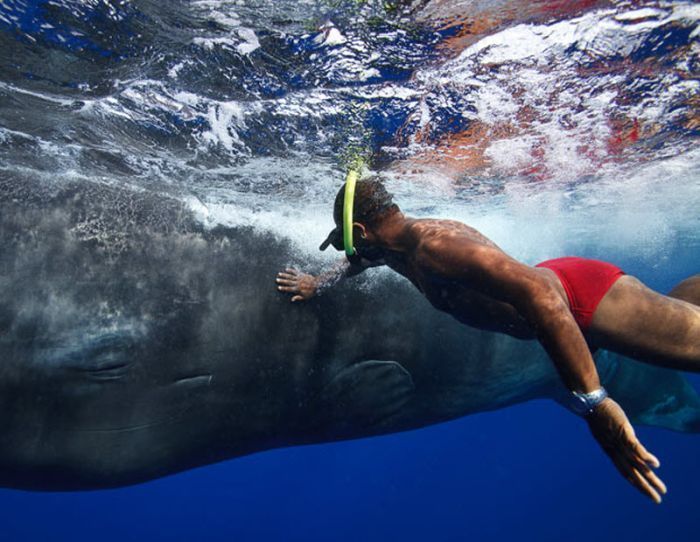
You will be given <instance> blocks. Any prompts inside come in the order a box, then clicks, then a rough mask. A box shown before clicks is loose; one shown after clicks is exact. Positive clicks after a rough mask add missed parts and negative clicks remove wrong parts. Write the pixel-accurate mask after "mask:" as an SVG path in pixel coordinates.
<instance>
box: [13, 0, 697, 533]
mask: <svg viewBox="0 0 700 542" xmlns="http://www.w3.org/2000/svg"><path fill="white" fill-rule="evenodd" d="M570 4H571V5H568V6H567V3H561V2H527V3H525V2H507V1H503V2H495V1H489V2H473V3H468V2H467V3H465V7H464V8H460V9H461V10H462V11H459V10H458V9H456V8H455V6H458V5H459V3H457V2H453V3H450V2H424V3H421V7H420V8H416V9H414V10H412V11H411V10H407V11H402V10H401V9H399V10H398V11H393V10H388V11H385V10H384V8H383V7H382V2H369V3H368V5H364V6H363V5H358V4H357V3H353V2H330V1H328V2H323V1H317V2H309V1H306V2H272V1H259V2H254V1H245V2H230V1H229V2H227V1H212V2H184V1H178V2H168V3H161V2H151V1H141V2H140V1H133V2H129V1H120V2H117V1H112V2H108V1H97V0H96V1H93V2H76V1H73V0H62V1H53V2H48V1H40V0H36V1H22V0H5V1H0V166H1V167H0V171H1V172H2V173H14V172H18V171H21V172H24V173H26V172H30V174H32V175H35V176H37V177H38V178H42V179H44V178H46V179H50V180H51V182H61V181H62V180H64V179H66V180H67V179H75V178H79V179H85V182H90V180H94V179H99V180H100V181H101V182H105V183H115V184H121V183H124V184H129V185H131V186H137V187H139V188H140V189H144V190H152V191H156V192H158V191H160V192H163V193H167V194H169V195H175V196H176V197H181V198H183V199H184V200H186V201H194V202H196V206H195V207H196V208H195V210H197V209H199V208H200V207H205V208H206V209H207V213H206V217H205V219H206V220H208V221H210V222H211V223H218V222H220V223H226V224H234V225H239V224H241V223H243V224H246V225H247V224H253V225H255V226H256V227H261V228H263V229H265V228H267V229H269V230H270V231H273V232H275V233H278V234H281V235H289V236H290V238H292V239H293V240H294V241H295V242H297V243H298V245H299V252H300V258H299V259H300V261H303V260H304V259H305V258H307V257H308V258H316V256H315V254H312V252H311V251H312V250H315V246H317V245H318V241H316V238H319V237H320V239H322V237H323V235H325V233H324V232H325V230H327V228H328V220H329V218H328V216H327V215H328V214H329V213H328V205H329V202H330V201H331V198H332V195H333V194H334V192H335V190H336V189H337V186H338V184H339V183H340V181H341V180H342V174H343V171H344V160H345V158H346V157H347V155H348V154H352V153H354V152H358V149H359V152H362V153H364V154H366V155H371V156H372V157H373V159H374V160H375V165H376V166H377V167H382V168H385V169H386V172H387V175H388V176H389V178H390V179H392V182H393V183H394V184H393V186H394V188H395V189H396V191H397V193H398V195H399V198H400V199H401V201H402V202H404V203H405V206H406V208H408V209H409V210H412V211H413V212H416V213H418V214H440V215H443V216H455V217H457V218H461V219H464V220H470V219H472V218H473V219H474V222H475V223H476V224H477V225H478V227H480V228H481V229H483V230H484V231H486V232H487V233H488V234H489V235H491V236H492V237H493V238H494V239H496V240H497V242H499V243H501V244H502V245H503V246H504V247H505V248H507V249H508V250H509V251H511V252H512V253H513V254H515V255H517V256H518V257H521V258H523V259H526V260H536V259H544V258H545V257H549V256H553V255H556V254H557V253H561V252H572V253H577V254H580V255H582V256H591V257H598V258H602V259H610V260H612V261H614V262H615V263H617V264H618V265H621V266H622V267H623V268H624V269H625V270H626V271H627V272H628V273H631V274H635V275H636V276H638V277H640V278H641V279H642V280H644V281H645V282H646V283H647V284H649V285H650V286H652V287H654V288H657V289H659V290H661V291H666V290H668V289H670V288H671V287H672V286H673V285H674V284H675V283H677V282H678V281H679V280H681V279H682V278H684V277H686V276H688V275H691V274H693V273H697V272H698V271H699V270H700V269H699V266H698V262H700V213H698V208H700V207H699V205H700V180H699V179H700V177H699V171H700V158H699V157H698V153H697V136H698V126H699V124H698V109H697V103H698V102H697V95H698V92H700V90H699V89H698V84H697V83H698V81H697V79H698V73H699V72H698V69H699V68H698V65H699V63H700V60H699V59H698V28H699V27H698V20H700V14H699V13H698V11H697V6H696V5H694V4H693V3H690V2H672V3H669V4H663V5H661V4H659V3H656V2H635V3H633V5H630V4H629V3H625V2H580V3H570ZM572 6H573V7H572ZM455 10H456V11H455ZM645 10H646V11H645ZM465 11H468V12H469V14H468V16H466V15H464V12H465ZM441 12H442V15H440V13H441ZM436 13H437V15H436ZM455 17H456V19H455ZM445 21H453V22H455V24H447V23H446V22H445ZM477 23H478V24H477ZM464 29H472V30H471V31H465V30H464ZM465 35H466V36H468V37H469V36H471V38H469V39H467V41H466V42H464V43H459V42H458V43H455V42H454V41H450V40H455V39H456V38H457V37H459V36H465ZM470 47H471V49H470ZM465 51H466V52H465ZM513 119H517V121H515V120H513ZM484 126H485V128H482V127H484ZM469 130H473V132H469ZM464 133H467V135H468V137H467V141H468V146H469V145H471V147H470V149H472V150H473V149H474V148H475V149H479V150H478V152H475V153H471V151H469V152H466V151H465V152H463V155H462V159H461V161H459V162H458V165H457V166H455V165H454V163H453V164H452V165H451V166H450V167H448V168H445V167H444V165H445V163H447V162H448V161H449V160H448V158H449V156H451V154H450V153H451V152H452V151H451V150H450V149H452V148H454V141H455V140H456V139H459V137H460V134H462V135H463V134H464ZM463 141H464V140H463ZM503 142H506V143H507V144H502V143H503ZM458 154H459V153H458ZM465 156H466V158H465ZM407 172H408V173H407ZM406 178H409V179H410V180H409V181H406V180H405V179H406ZM47 182H48V181H47ZM307 205H308V207H306V206H307ZM232 209H233V210H232ZM304 209H311V210H312V214H311V216H310V215H309V214H308V213H305V212H303V211H304ZM317 211H318V214H313V213H316V212H317ZM324 221H325V222H324ZM290 223H291V224H302V225H303V227H301V228H300V229H299V231H291V232H288V230H289V229H290V228H289V224H290ZM508 228H510V230H508ZM280 232H284V233H280ZM505 232H509V233H507V234H506V233H505ZM320 239H319V240H320ZM690 378H691V381H692V382H693V383H694V385H695V387H696V389H699V390H700V378H698V377H697V376H691V377H690ZM637 430H638V434H639V435H640V438H641V440H642V442H643V443H644V444H645V445H646V446H647V448H648V449H649V450H650V451H652V452H653V453H655V454H656V455H657V456H658V457H659V458H660V459H661V462H662V468H661V470H660V475H661V477H662V478H663V479H664V481H665V482H666V483H667V485H668V488H669V494H668V496H667V497H666V499H665V500H664V503H663V504H662V505H661V506H655V505H653V504H651V503H650V502H647V500H646V499H645V498H643V497H641V496H640V495H639V494H637V492H636V491H635V490H634V489H632V488H631V487H630V486H629V485H628V484H627V483H626V482H625V481H624V480H623V479H622V478H621V477H620V476H619V475H618V474H617V473H616V471H615V470H614V468H613V466H612V465H611V464H610V462H609V461H608V459H607V458H606V457H605V456H604V455H603V453H602V452H601V451H600V450H599V448H598V446H597V445H596V444H595V443H594V441H593V440H592V438H591V437H590V436H589V434H588V430H587V428H586V426H585V424H584V423H583V422H581V421H580V420H578V419H576V418H575V417H574V416H573V415H572V414H570V413H567V412H565V411H564V410H563V409H561V408H560V407H558V406H556V405H555V404H553V403H552V402H549V401H536V402H532V403H528V404H523V405H518V406H515V407H511V408H508V409H504V410H500V411H495V412H488V413H483V414H478V415H474V416H470V417H467V418H463V419H460V420H456V421H452V422H449V423H444V424H440V425H437V426H432V427H428V428H425V429H421V430H417V431H411V432H407V433H402V434H396V435H389V436H384V437H379V438H371V439H363V440H357V441H351V442H343V443H338V444H327V445H318V446H307V447H297V448H289V449H279V450H273V451H268V452H264V453H259V454H256V455H252V456H247V457H243V458H239V459H236V460H232V461H228V462H224V463H221V464H217V465H212V466H207V467H203V468H199V469H196V470H193V471H189V472H185V473H182V474H178V475H175V476H171V477H168V478H165V479H160V480H156V481H153V482H149V483H146V484H143V485H139V486H134V487H128V488H124V489H117V490H107V491H96V492H87V493H38V492H24V491H15V490H9V489H2V490H0V518H1V519H2V521H1V522H0V538H1V539H2V540H8V541H13V542H14V541H18V542H19V541H43V540H58V541H62V540H66V541H68V540H70V541H72V542H75V541H82V540H86V541H87V540H89V541H93V540H101V541H112V540H114V541H117V540H118V541H123V540H139V541H140V540H168V541H179V540H182V541H185V540H246V541H247V540H251V541H253V540H255V541H257V540H261V541H262V540H290V541H296V540H299V541H326V540H334V541H335V540H338V541H356V540H367V541H375V540H376V541H379V540H387V539H389V540H397V541H398V540H401V541H404V540H405V541H414V540H415V541H419V540H420V541H422V540H436V541H452V540H455V541H456V540H473V541H479V542H481V541H506V540H507V541H510V540H518V541H523V542H526V541H533V542H540V541H561V540H567V541H570V542H576V541H584V540H586V541H587V540H590V539H594V540H597V541H600V542H607V541H616V542H619V541H627V540H630V541H632V540H634V541H639V542H646V541H652V540H654V541H656V540H673V541H678V542H682V541H686V540H687V541H694V540H697V539H698V534H697V532H696V531H697V529H698V526H697V521H696V518H697V510H696V509H697V503H698V502H700V463H699V462H698V457H700V437H698V435H686V434H676V433H672V432H669V431H665V430H662V429H656V428H646V427H639V428H637Z"/></svg>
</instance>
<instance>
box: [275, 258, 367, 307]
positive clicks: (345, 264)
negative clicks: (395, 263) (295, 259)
mask: <svg viewBox="0 0 700 542" xmlns="http://www.w3.org/2000/svg"><path fill="white" fill-rule="evenodd" d="M375 265H381V264H375V263H372V262H369V261H367V260H361V261H360V262H359V263H350V261H349V260H348V259H347V258H343V259H341V260H339V261H338V262H336V263H335V264H334V265H333V266H332V267H331V268H329V269H327V270H326V271H323V272H322V273H321V274H319V275H310V274H308V273H304V272H302V271H298V270H297V269H293V268H287V269H285V270H284V271H280V272H279V273H277V280H276V282H277V289H278V290H279V291H280V292H284V293H288V294H292V303H294V302H296V301H308V300H309V299H311V298H312V297H314V296H317V295H318V294H320V293H321V292H322V291H323V290H325V289H327V288H330V287H331V286H334V285H335V284H337V283H338V282H340V281H341V280H342V279H345V278H350V277H354V276H355V275H359V274H360V273H362V272H363V271H364V270H365V269H367V268H369V267H374V266H375Z"/></svg>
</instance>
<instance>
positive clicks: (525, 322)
mask: <svg viewBox="0 0 700 542" xmlns="http://www.w3.org/2000/svg"><path fill="white" fill-rule="evenodd" d="M339 197H340V193H339ZM336 207H337V205H336ZM336 210H337V209H336ZM337 215H338V213H337V212H336V224H337V225H338V228H340V227H341V226H340V225H339V223H340V222H341V221H339V220H338V216H337ZM353 228H354V229H353V233H354V239H355V248H356V250H357V252H358V254H359V255H360V256H366V257H367V258H368V259H364V258H363V259H362V260H360V261H357V262H355V263H352V264H351V263H349V262H344V263H340V264H339V265H337V266H336V267H335V268H334V269H332V270H331V271H329V272H327V273H324V274H322V275H320V276H318V277H314V276H312V275H308V274H305V273H301V272H299V271H296V270H294V269H287V270H285V271H284V272H281V273H279V274H278V276H277V283H278V288H279V290H281V291H283V292H287V293H290V294H292V301H303V300H307V299H310V298H311V297H313V296H314V295H316V294H317V293H318V291H319V290H320V289H321V288H323V287H325V286H328V285H330V284H332V283H334V282H336V281H337V280H338V279H340V278H342V277H344V276H345V277H346V276H351V275H354V274H357V273H359V272H362V271H363V270H364V269H366V268H367V267H370V266H374V265H382V264H384V265H387V266H389V267H390V268H391V269H393V270H394V271H396V272H398V273H400V274H401V275H403V276H404V277H406V278H407V279H408V280H410V281H411V282H412V283H413V284H414V285H415V286H416V288H418V290H420V291H421V292H422V293H423V295H425V297H426V298H427V299H428V301H430V303H431V304H432V305H433V306H434V307H435V308H437V309H439V310H441V311H445V312H447V313H449V314H451V315H452V316H454V317H455V318H456V319H457V320H459V321H460V322H462V323H464V324H466V325H469V326H473V327H476V328H479V329H485V330H490V331H496V332H501V333H506V334H508V335H511V336H513V337H516V338H518V339H537V340H539V341H540V343H541V344H542V345H543V346H544V348H545V350H546V351H547V353H548V354H549V356H550V357H551V359H552V360H553V362H554V364H555V366H556V368H557V371H558V372H559V374H560V376H561V378H562V381H563V382H564V384H565V385H566V386H567V388H568V389H569V390H571V391H576V392H580V393H588V392H591V391H593V390H596V389H598V388H599V387H600V381H599V378H598V373H597V371H596V367H595V364H594V362H593V357H592V354H591V350H590V348H589V344H591V346H592V347H595V348H597V347H604V348H608V349H610V350H613V351H616V352H620V353H623V354H625V355H629V356H631V357H635V358H637V359H639V360H641V361H646V362H650V363H654V364H657V365H665V366H669V367H674V368H679V369H684V370H692V371H700V307H698V306H697V305H695V304H693V303H697V302H698V300H700V276H696V277H693V278H691V279H688V280H687V281H684V283H681V285H679V286H678V287H677V288H676V293H674V292H672V295H678V293H682V295H683V297H684V298H685V299H688V300H689V301H692V303H689V302H687V301H683V300H680V299H673V298H671V297H666V296H663V295H661V294H658V293H656V292H654V291H652V290H650V289H648V288H646V287H645V286H644V285H643V284H642V283H641V282H639V281H638V280H637V279H635V278H634V277H631V276H627V275H625V276H622V277H620V278H619V279H618V280H617V281H616V282H615V283H614V284H613V286H612V287H611V289H610V290H609V291H608V292H607V294H606V295H605V296H604V297H603V299H602V300H601V302H600V304H599V305H598V308H597V309H596V311H595V313H594V316H593V322H592V324H591V326H590V328H589V329H588V330H587V332H586V336H585V337H584V334H583V332H582V331H581V329H580V328H579V326H578V324H577V323H576V321H575V320H574V317H573V315H572V313H571V310H570V308H569V304H568V299H567V296H566V292H565V290H564V288H563V286H562V284H561V282H560V281H559V279H558V277H557V275H556V274H555V273H554V272H553V271H552V270H550V269H547V268H535V267H530V266H528V265H525V264H522V263H520V262H518V261H517V260H515V259H513V258H511V257H510V256H508V255H507V254H506V253H505V252H504V251H503V250H501V249H500V248H498V246H496V245H495V244H494V243H493V242H492V241H491V240H489V239H488V238H486V237H485V236H484V235H482V234H481V233H479V232H478V231H476V230H475V229H473V228H471V227H469V226H467V225H465V224H462V223H460V222H456V221H452V220H435V219H414V218H410V217H407V216H405V215H404V214H403V213H401V211H400V210H399V209H398V207H396V206H395V205H392V206H391V208H389V209H388V210H385V211H383V212H381V213H379V214H378V215H377V216H375V217H373V219H372V220H364V221H363V220H360V219H358V221H356V222H354V223H353ZM333 245H334V247H335V248H336V249H338V250H340V249H342V244H341V243H340V242H339V241H338V239H335V240H334V242H333ZM679 297H680V295H679ZM587 340H588V343H587ZM586 420H587V422H588V424H589V427H590V429H591V432H592V433H593V435H594V437H595V438H596V440H597V441H598V443H599V444H600V445H601V446H602V448H603V449H604V450H605V452H606V453H607V454H608V456H609V457H610V458H611V459H612V461H613V462H614V464H615V466H616V467H617V469H618V470H619V471H620V473H621V474H622V475H623V476H624V477H625V478H626V479H627V480H628V481H629V482H630V483H632V484H633V485H634V486H635V487H637V489H639V490H640V491H641V492H642V493H644V494H646V495H647V496H649V497H650V498H651V499H653V500H654V501H655V502H657V503H659V502H661V495H663V494H665V493H666V487H665V485H664V483H663V482H662V481H661V480H660V479H659V478H658V477H657V476H656V474H655V473H654V472H653V470H652V469H653V468H657V467H658V466H659V461H658V459H657V458H656V457H654V456H653V455H652V454H650V453H649V452H648V451H647V450H646V449H645V448H644V446H642V444H641V443H640V442H639V440H638V439H637V438H636V436H635V433H634V429H633V428H632V426H631V424H630V423H629V421H628V419H627V417H626V415H625V413H624V412H623V410H622V409H621V408H620V406H619V405H618V404H617V403H616V402H615V401H613V400H612V399H610V398H607V399H605V400H604V401H603V402H602V403H601V404H599V405H598V406H597V407H596V408H595V410H594V411H593V412H592V413H591V414H589V415H588V416H586Z"/></svg>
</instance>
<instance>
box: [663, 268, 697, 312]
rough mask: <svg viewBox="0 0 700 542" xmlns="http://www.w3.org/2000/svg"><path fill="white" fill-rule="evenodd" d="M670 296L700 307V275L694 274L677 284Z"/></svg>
mask: <svg viewBox="0 0 700 542" xmlns="http://www.w3.org/2000/svg"><path fill="white" fill-rule="evenodd" d="M668 296H669V297H675V298H676V299H682V300H683V301H687V302H688V303H692V304H693V305H697V306H698V307H700V275H693V276H692V277H689V278H687V279H685V280H684V281H682V282H680V283H678V284H676V286H674V287H673V290H671V291H670V292H669V293H668Z"/></svg>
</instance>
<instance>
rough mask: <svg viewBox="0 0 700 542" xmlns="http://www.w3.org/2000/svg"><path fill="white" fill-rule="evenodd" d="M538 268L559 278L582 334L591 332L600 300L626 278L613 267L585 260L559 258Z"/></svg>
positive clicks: (619, 270) (604, 263)
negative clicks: (545, 269)
mask: <svg viewBox="0 0 700 542" xmlns="http://www.w3.org/2000/svg"><path fill="white" fill-rule="evenodd" d="M535 267H546V268H547V269H551V270H552V271H554V272H555V273H556V274H557V277H559V280H560V281H561V285H562V286H563V287H564V290H565V291H566V297H568V298H569V306H570V307H571V312H572V314H573V315H574V319H575V320H576V323H577V324H578V325H579V327H580V328H581V331H586V330H587V329H588V327H589V326H590V325H591V322H592V320H593V313H594V312H595V310H596V308H597V307H598V303H600V300H601V299H603V296H604V295H605V294H606V293H608V290H609V289H610V287H611V286H612V285H613V284H614V283H615V281H616V280H617V279H619V278H620V277H621V276H622V275H624V274H625V273H624V271H622V270H621V269H620V268H619V267H616V266H614V265H612V264H609V263H606V262H601V261H598V260H587V259H585V258H572V257H567V258H556V259H554V260H547V261H546V262H542V263H538V264H537V265H536V266H535Z"/></svg>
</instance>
